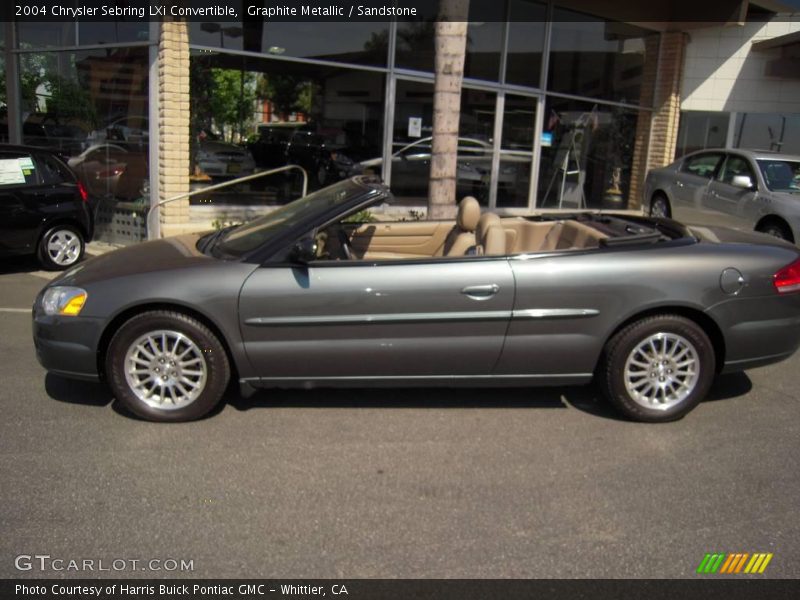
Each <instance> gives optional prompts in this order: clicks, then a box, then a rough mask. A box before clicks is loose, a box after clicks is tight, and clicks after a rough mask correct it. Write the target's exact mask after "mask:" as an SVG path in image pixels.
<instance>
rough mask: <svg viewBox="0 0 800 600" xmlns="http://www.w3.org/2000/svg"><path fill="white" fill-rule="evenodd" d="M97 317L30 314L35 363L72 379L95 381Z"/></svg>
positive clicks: (97, 336) (98, 321)
mask: <svg viewBox="0 0 800 600" xmlns="http://www.w3.org/2000/svg"><path fill="white" fill-rule="evenodd" d="M101 332H102V321H101V320H100V319H91V318H82V317H48V316H47V315H44V314H40V315H36V314H34V318H33V344H34V346H35V348H36V358H37V360H38V361H39V363H40V364H41V365H42V366H43V367H44V368H45V369H47V370H48V371H49V372H51V373H55V374H57V375H62V376H64V377H69V378H72V379H84V380H89V381H97V380H98V379H99V378H100V374H99V372H98V369H97V344H98V342H99V340H100V333H101Z"/></svg>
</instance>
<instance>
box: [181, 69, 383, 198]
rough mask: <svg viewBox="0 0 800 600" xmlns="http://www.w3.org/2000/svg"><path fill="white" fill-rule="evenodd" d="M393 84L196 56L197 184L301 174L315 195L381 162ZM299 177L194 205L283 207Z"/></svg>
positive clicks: (256, 184) (350, 73)
mask: <svg viewBox="0 0 800 600" xmlns="http://www.w3.org/2000/svg"><path fill="white" fill-rule="evenodd" d="M384 88H385V80H384V76H383V75H382V74H380V73H373V72H365V71H356V70H351V69H343V68H337V67H328V66H325V67H321V66H318V65H309V64H298V63H293V62H285V61H275V60H270V59H257V58H250V57H247V58H245V57H233V56H226V55H224V54H209V53H197V54H195V55H194V56H193V57H192V59H191V101H192V105H191V140H190V146H191V153H192V176H191V180H192V185H193V187H194V188H197V189H199V188H202V187H203V186H207V185H209V184H211V183H215V182H218V181H221V180H226V179H231V178H233V177H241V176H243V175H249V174H252V173H255V172H257V171H260V170H266V169H273V168H277V167H283V166H286V165H299V166H301V167H302V168H303V169H305V170H306V172H307V173H308V176H309V189H310V190H314V189H318V188H321V187H324V186H326V185H329V184H331V183H334V182H336V181H339V180H341V179H344V178H346V177H350V176H352V175H355V174H358V173H360V172H362V170H363V167H362V166H361V165H360V161H362V160H367V159H372V158H374V157H376V156H377V157H379V156H380V155H381V144H382V136H383V106H384ZM301 179H302V177H301V176H298V174H297V172H296V171H292V172H288V173H287V174H285V175H284V174H280V175H275V176H269V177H265V178H261V179H256V180H253V181H250V182H244V183H242V184H240V185H237V186H234V187H230V188H224V189H222V190H220V191H218V192H214V193H211V194H209V195H208V196H203V195H199V196H198V197H197V198H194V199H193V202H194V203H198V204H204V203H216V204H219V203H231V204H245V205H246V204H253V205H259V204H262V205H263V204H265V203H267V204H276V203H277V204H280V203H284V202H287V201H289V200H291V199H294V198H296V197H297V196H299V195H300V191H301Z"/></svg>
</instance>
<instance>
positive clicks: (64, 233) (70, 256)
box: [36, 224, 86, 271]
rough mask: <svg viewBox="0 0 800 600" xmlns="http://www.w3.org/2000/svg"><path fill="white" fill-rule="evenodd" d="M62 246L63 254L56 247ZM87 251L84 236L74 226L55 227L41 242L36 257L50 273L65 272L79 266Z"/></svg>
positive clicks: (49, 230)
mask: <svg viewBox="0 0 800 600" xmlns="http://www.w3.org/2000/svg"><path fill="white" fill-rule="evenodd" d="M59 245H61V246H62V248H63V252H62V251H59V250H57V249H56V248H55V247H56V246H59ZM85 251H86V242H85V241H84V239H83V234H82V233H81V232H80V230H79V229H78V228H77V227H75V226H73V225H66V224H65V225H54V226H53V227H51V228H50V229H48V230H47V231H45V233H44V235H43V236H42V237H41V239H40V240H39V246H38V247H37V249H36V256H37V258H38V259H39V263H40V264H41V265H42V266H43V267H44V268H45V269H47V270H49V271H63V270H65V269H69V268H70V267H72V266H75V265H77V264H78V263H79V262H80V261H81V259H82V258H83V254H84V252H85Z"/></svg>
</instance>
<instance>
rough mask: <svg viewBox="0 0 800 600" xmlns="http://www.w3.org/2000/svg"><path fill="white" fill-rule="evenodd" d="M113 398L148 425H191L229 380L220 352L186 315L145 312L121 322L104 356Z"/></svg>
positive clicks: (207, 333) (215, 341)
mask: <svg viewBox="0 0 800 600" xmlns="http://www.w3.org/2000/svg"><path fill="white" fill-rule="evenodd" d="M106 374H107V376H108V381H109V384H110V385H111V388H112V390H113V392H114V395H115V397H116V398H117V399H118V400H119V401H120V402H121V403H122V404H123V405H124V406H125V407H126V408H127V409H128V410H130V411H131V412H132V413H134V414H136V415H138V416H140V417H142V418H144V419H148V420H150V421H191V420H194V419H199V418H200V417H202V416H204V415H205V414H207V413H208V412H209V411H210V410H211V409H213V408H214V407H215V406H216V405H217V403H219V401H220V399H221V398H222V394H223V393H224V392H225V388H226V386H227V384H228V379H229V378H230V365H229V363H228V357H227V355H226V354H225V349H224V348H223V347H222V344H221V343H220V341H219V340H218V339H217V337H216V336H215V335H214V333H213V332H211V330H210V329H208V327H206V326H205V325H204V324H203V323H201V322H199V321H197V320H196V319H194V318H192V317H189V316H187V315H184V314H181V313H177V312H171V311H160V310H159V311H148V312H144V313H140V314H138V315H135V316H134V317H132V318H131V319H129V320H128V321H126V322H125V323H124V324H123V325H122V326H121V327H120V328H119V329H118V330H117V332H116V333H115V334H114V337H113V338H112V339H111V343H110V344H109V346H108V352H107V354H106Z"/></svg>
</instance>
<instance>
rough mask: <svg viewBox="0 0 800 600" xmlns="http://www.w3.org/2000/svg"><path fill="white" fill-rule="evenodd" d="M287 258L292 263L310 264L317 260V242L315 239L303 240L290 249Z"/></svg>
mask: <svg viewBox="0 0 800 600" xmlns="http://www.w3.org/2000/svg"><path fill="white" fill-rule="evenodd" d="M289 258H290V259H291V260H292V261H293V262H298V263H301V264H306V263H310V262H311V261H313V260H316V258H317V240H316V239H315V238H311V237H309V238H303V239H302V240H300V241H299V242H297V243H296V244H295V245H294V247H293V248H292V252H291V254H290V255H289Z"/></svg>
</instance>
